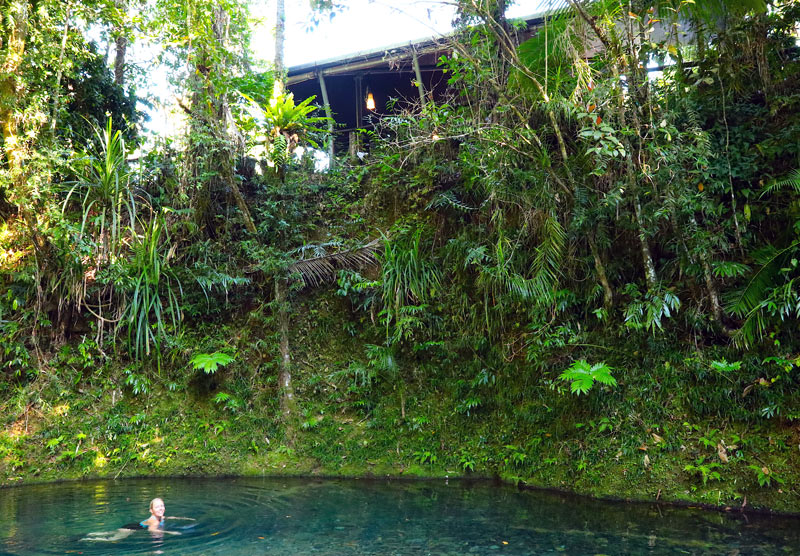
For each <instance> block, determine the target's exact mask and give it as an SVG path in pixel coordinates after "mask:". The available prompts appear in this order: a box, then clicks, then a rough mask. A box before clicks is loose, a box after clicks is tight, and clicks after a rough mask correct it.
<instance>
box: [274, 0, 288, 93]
mask: <svg viewBox="0 0 800 556" xmlns="http://www.w3.org/2000/svg"><path fill="white" fill-rule="evenodd" d="M276 4H277V7H276V10H275V63H274V66H275V82H274V83H273V87H272V96H273V98H277V97H279V96H280V95H282V94H283V91H284V89H285V82H284V79H285V77H284V75H283V74H284V72H285V68H284V64H283V51H284V46H285V41H286V5H285V0H277V2H276Z"/></svg>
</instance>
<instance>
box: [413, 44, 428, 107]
mask: <svg viewBox="0 0 800 556" xmlns="http://www.w3.org/2000/svg"><path fill="white" fill-rule="evenodd" d="M411 61H412V63H413V64H414V74H415V75H416V76H417V90H418V91H419V101H420V102H421V103H422V107H423V108H425V87H424V86H423V85H422V72H421V71H420V69H419V58H417V49H416V48H414V47H413V46H412V47H411Z"/></svg>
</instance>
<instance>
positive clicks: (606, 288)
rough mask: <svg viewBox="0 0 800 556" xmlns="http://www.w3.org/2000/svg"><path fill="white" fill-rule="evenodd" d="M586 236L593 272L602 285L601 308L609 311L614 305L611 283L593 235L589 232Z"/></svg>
mask: <svg viewBox="0 0 800 556" xmlns="http://www.w3.org/2000/svg"><path fill="white" fill-rule="evenodd" d="M587 238H588V240H589V249H591V251H592V257H593V258H594V269H595V272H597V279H598V280H599V281H600V285H602V286H603V308H605V310H606V313H609V312H611V307H612V306H613V305H614V291H613V290H612V289H611V284H610V283H609V282H608V276H607V275H606V267H605V265H604V264H603V259H602V258H601V257H600V251H599V250H598V249H597V244H596V243H595V241H594V236H593V235H592V234H591V233H590V234H589V235H588V236H587Z"/></svg>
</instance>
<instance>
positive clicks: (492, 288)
mask: <svg viewBox="0 0 800 556" xmlns="http://www.w3.org/2000/svg"><path fill="white" fill-rule="evenodd" d="M505 4H506V3H505V2H504V1H503V0H459V1H458V18H457V20H456V22H455V23H456V32H455V34H454V35H453V36H452V37H450V38H449V39H448V40H449V41H450V49H451V50H450V52H451V54H450V55H447V56H443V57H442V58H441V60H440V65H441V67H442V68H443V69H444V71H445V75H446V77H447V79H448V82H449V91H450V93H449V96H448V97H447V98H444V99H443V98H436V99H433V98H431V99H429V101H428V102H427V103H426V104H425V105H421V104H409V103H407V102H403V101H400V102H398V103H397V104H396V105H395V107H394V108H395V111H394V115H392V116H390V117H385V118H383V119H380V120H376V119H374V118H373V119H371V120H370V121H368V122H365V128H364V130H363V131H362V141H363V142H364V144H368V145H369V149H368V150H369V153H368V155H367V156H366V157H365V158H364V159H363V160H359V159H354V160H351V159H349V158H347V157H345V156H340V157H339V158H337V159H336V160H335V161H334V164H333V165H332V167H331V168H330V169H325V170H317V169H315V163H314V158H313V152H312V151H311V150H310V149H309V147H316V146H319V147H320V148H322V144H323V143H324V142H325V141H327V140H328V139H327V137H326V136H325V132H324V131H323V130H324V129H326V128H327V125H328V121H327V120H326V118H324V111H323V110H321V109H319V110H317V106H316V104H315V102H318V100H317V99H294V98H293V97H292V96H291V94H288V93H285V92H283V87H282V86H281V85H282V83H283V78H284V77H283V75H284V74H283V61H282V55H281V56H278V57H277V59H276V63H275V65H274V66H271V67H268V68H267V67H264V68H261V66H259V65H258V64H257V63H256V62H255V61H254V60H253V59H252V55H251V51H250V46H249V33H250V29H251V25H252V22H251V19H250V16H249V15H248V11H247V6H246V3H245V2H240V1H236V0H214V1H212V0H191V1H189V2H181V3H176V2H170V1H167V0H150V1H149V2H144V1H143V2H140V3H137V2H135V1H133V0H91V1H84V2H64V1H55V0H3V1H2V2H0V18H1V19H0V26H2V32H1V33H0V40H1V41H2V43H1V44H0V53H2V58H0V60H1V61H0V122H1V123H2V131H3V150H2V159H3V160H2V168H1V169H0V269H1V273H0V294H1V295H0V330H1V331H2V334H0V424H2V430H0V476H2V481H3V484H12V483H14V482H17V481H20V480H24V481H31V480H49V479H54V478H62V477H82V476H112V477H116V476H120V475H123V476H127V475H139V474H153V473H159V474H176V473H185V474H199V473H291V474H311V473H323V474H345V475H359V476H363V475H392V476H398V475H421V476H444V475H449V476H456V475H476V476H492V477H502V478H504V479H508V480H514V481H517V482H520V483H524V484H530V485H536V486H552V487H558V488H565V489H570V490H574V491H578V492H585V493H591V494H595V495H601V496H617V497H628V498H638V499H667V500H688V501H693V502H704V503H709V504H715V505H730V506H736V507H740V506H741V507H743V506H747V505H748V504H749V505H760V506H767V507H770V508H773V509H781V510H794V511H797V510H800V492H798V489H797V487H796V485H797V484H798V479H800V424H799V423H798V420H800V392H799V391H798V386H799V385H800V352H799V351H798V350H800V340H799V339H798V338H800V335H798V334H797V331H798V322H799V321H800V282H798V281H797V280H798V279H800V268H799V267H798V260H800V59H799V58H800V49H799V48H798V21H800V3H798V2H796V1H793V0H775V1H767V2H766V3H764V2H761V1H757V0H749V1H746V2H744V1H736V2H734V1H726V0H714V1H710V2H694V1H692V0H662V1H650V0H628V1H621V0H597V1H589V0H569V1H568V2H567V3H566V4H565V5H564V6H563V7H561V8H558V9H554V10H552V11H551V12H550V13H549V14H548V15H547V16H546V17H545V18H544V22H543V24H542V25H541V26H540V28H539V30H538V31H537V32H536V33H535V34H534V36H533V37H532V38H530V39H525V40H522V39H521V38H520V37H521V27H520V24H519V22H516V21H513V20H508V19H507V18H506V17H505V15H504V14H505V7H506V6H505ZM313 7H314V8H315V9H316V10H337V9H346V8H347V7H346V5H340V4H337V3H330V2H317V3H316V4H314V6H313ZM317 14H318V12H317ZM279 27H280V26H279ZM98 29H100V30H103V37H102V40H101V43H100V46H98V45H96V44H95V43H93V42H92V41H91V39H90V38H89V37H90V36H95V35H96V34H97V32H98ZM278 35H279V40H282V38H280V37H282V31H281V32H280V33H278ZM143 37H146V38H147V39H145V38H143ZM143 40H149V41H151V42H152V43H153V44H156V45H157V46H158V50H159V52H160V54H159V57H160V60H161V62H162V64H163V65H164V66H165V67H168V68H169V72H170V79H171V81H172V83H173V87H174V88H175V90H176V91H177V97H178V98H179V101H178V106H179V111H180V117H181V118H182V119H183V122H184V127H183V132H182V135H181V136H180V137H154V136H152V135H146V134H143V133H142V131H141V130H142V124H143V117H144V116H143V114H142V112H141V111H140V109H139V108H137V106H140V107H141V104H139V105H137V100H139V101H141V100H143V99H142V98H140V97H138V96H137V90H136V84H137V83H138V84H141V83H143V82H144V80H145V79H146V72H147V70H146V69H145V68H144V67H143V66H137V65H136V63H135V62H132V61H130V60H127V61H126V51H127V48H128V45H129V44H130V43H131V42H132V41H143ZM104 49H105V50H106V54H105V55H103V54H102V51H103V50H104ZM109 51H113V53H114V56H109V54H108V52H109ZM279 52H280V48H279ZM109 59H113V62H110V61H109ZM334 119H335V115H334ZM299 147H303V148H304V149H305V153H306V154H304V155H302V156H301V155H300V152H301V151H302V150H303V149H300V148H299ZM309 153H311V154H309Z"/></svg>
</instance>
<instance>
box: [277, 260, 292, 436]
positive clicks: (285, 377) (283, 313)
mask: <svg viewBox="0 0 800 556" xmlns="http://www.w3.org/2000/svg"><path fill="white" fill-rule="evenodd" d="M287 290H288V284H287V281H286V277H285V276H282V275H278V276H276V277H275V304H276V305H277V313H278V334H279V336H280V341H279V344H280V371H279V373H278V386H279V388H280V396H281V415H282V417H283V420H284V422H285V423H286V424H287V436H289V437H291V436H292V434H291V432H292V430H291V425H292V416H293V414H294V389H293V388H292V355H291V352H290V351H289V300H288V295H287Z"/></svg>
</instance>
